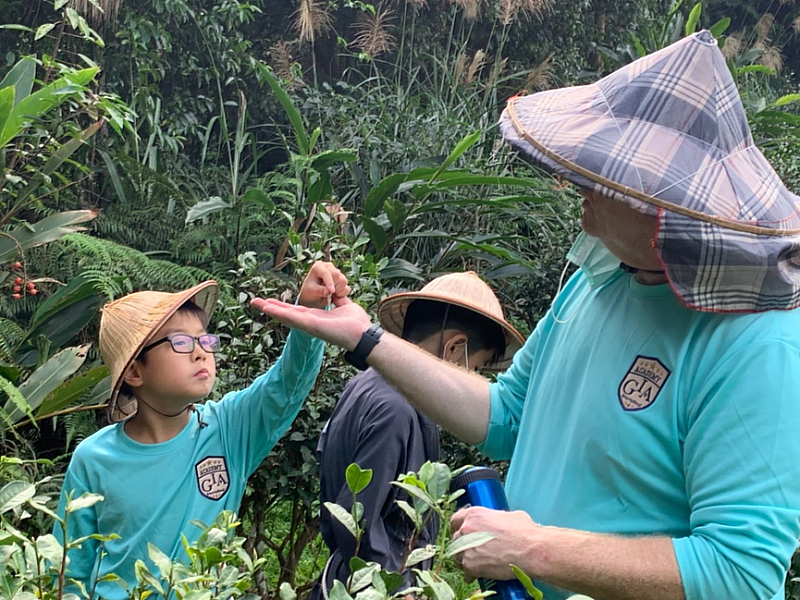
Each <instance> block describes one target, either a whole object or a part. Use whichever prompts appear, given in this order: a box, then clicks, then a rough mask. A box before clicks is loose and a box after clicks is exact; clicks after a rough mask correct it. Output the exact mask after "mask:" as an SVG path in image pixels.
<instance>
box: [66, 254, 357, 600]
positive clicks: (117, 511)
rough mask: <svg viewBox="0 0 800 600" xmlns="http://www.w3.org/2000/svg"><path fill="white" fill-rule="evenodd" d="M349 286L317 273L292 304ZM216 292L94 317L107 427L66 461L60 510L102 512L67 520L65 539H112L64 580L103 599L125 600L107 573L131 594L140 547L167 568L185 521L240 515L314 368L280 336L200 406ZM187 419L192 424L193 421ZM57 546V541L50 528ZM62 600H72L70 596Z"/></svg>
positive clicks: (301, 338)
mask: <svg viewBox="0 0 800 600" xmlns="http://www.w3.org/2000/svg"><path fill="white" fill-rule="evenodd" d="M348 293H349V288H348V286H347V279H346V278H345V277H344V275H342V273H341V272H339V270H338V269H336V267H334V266H333V265H331V264H330V263H322V262H318V263H315V264H314V265H313V266H312V267H311V269H310V271H309V274H308V276H307V277H306V279H305V281H304V282H303V285H302V286H301V289H300V294H299V297H298V303H299V304H300V305H302V306H306V307H314V308H324V307H325V306H326V305H327V304H328V302H329V299H333V300H334V301H339V300H341V299H343V298H344V297H346V296H347V294H348ZM217 296H218V287H217V284H216V282H214V281H206V282H204V283H201V284H199V285H197V286H195V287H193V288H191V289H188V290H185V291H183V292H178V293H175V294H170V293H165V292H152V291H147V292H137V293H134V294H129V295H128V296H125V297H123V298H120V299H118V300H116V301H114V302H112V303H110V304H108V305H106V306H105V307H104V308H103V315H102V319H101V322H100V353H101V355H102V357H103V361H104V362H105V363H106V364H107V365H108V367H109V371H110V374H111V385H112V392H111V399H110V403H109V412H110V417H111V420H112V422H113V423H114V424H112V425H110V426H108V427H105V428H103V429H101V430H100V431H98V432H97V433H95V434H94V435H92V436H91V437H89V438H87V439H86V440H84V441H83V442H82V443H81V444H80V445H79V446H78V448H77V449H76V450H75V453H74V454H73V456H72V460H71V462H70V465H69V468H68V469H67V473H66V477H65V479H64V486H63V490H62V494H61V501H60V502H59V513H60V514H61V515H62V516H63V514H64V507H65V505H66V502H67V498H68V497H69V496H70V494H71V497H72V498H77V497H79V496H80V495H81V494H83V493H85V492H90V493H94V494H100V495H102V496H103V497H104V500H103V502H100V503H98V504H95V505H94V506H93V507H91V508H87V509H84V510H80V511H78V512H76V513H74V514H72V515H70V519H69V524H68V527H67V528H68V531H67V536H68V538H69V539H72V540H74V539H77V538H81V537H84V536H88V535H91V534H97V533H99V534H103V535H108V534H111V533H116V534H119V535H120V539H116V540H111V541H109V542H107V543H105V545H104V546H103V548H102V551H103V554H104V556H103V558H102V561H101V560H100V552H101V548H100V544H99V543H98V542H97V541H95V540H87V541H85V542H84V543H83V544H82V545H81V547H80V548H77V549H75V550H72V551H71V552H70V553H69V565H68V567H67V577H69V578H72V579H73V580H75V581H77V582H79V583H80V584H82V585H83V586H85V587H86V589H87V590H91V589H92V588H93V587H94V586H95V582H97V583H96V589H95V592H96V594H97V595H98V596H100V597H102V598H106V599H108V600H116V599H122V598H127V597H128V594H127V592H126V591H125V590H124V589H123V586H121V585H119V584H118V583H116V582H112V581H101V578H102V577H103V576H105V575H107V574H109V573H115V574H116V575H118V576H119V577H120V578H121V579H122V580H123V581H124V582H125V583H126V584H127V585H128V586H129V587H132V586H133V585H135V582H136V577H135V573H134V565H135V563H136V560H138V559H142V560H145V561H149V559H148V542H149V543H152V544H153V545H155V546H156V547H158V548H159V549H160V550H162V551H163V552H164V553H165V554H167V556H169V557H170V558H172V559H175V558H180V557H181V556H184V550H183V545H182V542H181V536H182V535H183V536H186V538H187V539H188V540H189V542H190V543H191V542H194V541H196V539H197V537H198V536H199V534H200V529H199V528H197V527H195V526H191V525H190V523H191V522H192V521H195V520H197V521H201V522H204V523H212V522H213V521H214V519H215V518H216V516H217V515H218V514H219V513H220V512H221V511H222V510H233V511H236V510H238V509H239V505H240V502H241V499H242V496H243V494H244V491H245V486H246V483H247V478H248V477H249V476H250V475H251V474H252V473H253V471H255V469H256V467H258V465H259V464H260V463H261V461H262V460H263V459H264V457H266V455H267V453H268V452H269V451H270V450H271V449H272V447H273V446H274V445H275V443H276V442H277V441H278V439H280V437H281V436H282V435H283V433H284V432H285V431H286V430H287V429H288V428H289V427H290V425H291V423H292V421H293V420H294V418H295V416H296V415H297V413H298V411H299V410H300V406H301V405H302V402H303V400H304V399H305V398H306V396H307V395H308V393H309V391H310V390H311V387H312V385H313V384H314V381H315V380H316V377H317V374H318V373H319V368H320V365H321V363H322V354H323V344H322V342H320V341H319V340H314V339H313V338H311V337H310V336H309V335H307V334H305V333H303V332H301V331H293V332H291V333H290V335H289V337H288V339H287V341H286V346H285V347H284V350H283V353H282V354H281V357H280V358H279V359H278V361H277V362H276V363H275V364H274V365H273V366H272V367H271V368H270V369H269V371H267V372H266V373H265V374H263V375H261V376H260V377H258V378H256V380H255V381H253V383H252V384H251V385H250V386H249V387H248V388H246V389H244V390H239V391H236V392H231V393H229V394H227V395H226V396H225V397H224V398H223V399H222V400H220V401H219V402H206V403H203V404H199V405H198V404H197V403H198V402H200V401H201V400H203V399H204V398H205V397H206V396H207V395H208V394H209V393H210V392H211V390H212V388H213V385H214V380H215V376H216V364H215V360H214V354H215V353H216V352H218V351H219V350H220V339H219V337H218V336H216V335H213V334H209V333H207V332H206V327H207V325H208V320H209V316H210V315H211V312H212V311H213V309H214V305H215V303H216V299H217ZM192 413H194V415H195V416H196V419H194V418H192ZM55 533H56V537H57V539H59V540H60V539H62V532H61V531H60V528H59V527H58V526H57V527H56V532H55ZM70 591H72V592H76V591H77V590H75V589H74V588H73V589H71V590H70Z"/></svg>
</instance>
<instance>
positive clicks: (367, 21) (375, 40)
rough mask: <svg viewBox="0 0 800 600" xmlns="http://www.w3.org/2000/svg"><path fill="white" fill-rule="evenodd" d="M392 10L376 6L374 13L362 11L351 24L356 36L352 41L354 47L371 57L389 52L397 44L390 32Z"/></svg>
mask: <svg viewBox="0 0 800 600" xmlns="http://www.w3.org/2000/svg"><path fill="white" fill-rule="evenodd" d="M393 14H394V12H393V11H392V10H390V9H388V8H384V7H378V8H377V9H375V14H374V15H373V14H371V13H362V14H361V15H360V16H359V18H358V21H356V23H355V24H354V25H353V27H354V28H355V29H356V32H357V33H356V36H355V38H354V39H353V43H354V44H355V45H356V47H357V48H358V49H359V50H361V51H362V52H365V53H366V54H369V55H370V56H372V57H376V56H379V55H381V54H383V53H384V52H390V51H391V50H393V49H394V47H395V46H396V45H397V40H396V39H395V37H394V36H393V35H392V34H391V32H390V28H391V26H392V23H391V19H392V15H393Z"/></svg>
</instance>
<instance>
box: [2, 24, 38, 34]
mask: <svg viewBox="0 0 800 600" xmlns="http://www.w3.org/2000/svg"><path fill="white" fill-rule="evenodd" d="M0 29H12V30H14V31H26V32H29V33H30V32H31V31H33V29H31V28H30V27H25V25H18V24H16V23H11V24H9V25H0Z"/></svg>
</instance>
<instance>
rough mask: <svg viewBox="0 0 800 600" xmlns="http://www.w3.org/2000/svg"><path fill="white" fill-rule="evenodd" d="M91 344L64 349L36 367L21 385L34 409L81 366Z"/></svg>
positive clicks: (22, 392) (20, 389)
mask: <svg viewBox="0 0 800 600" xmlns="http://www.w3.org/2000/svg"><path fill="white" fill-rule="evenodd" d="M89 346H91V344H85V345H83V346H76V347H74V348H67V349H66V350H62V351H61V352H59V353H57V354H55V355H54V356H53V357H52V358H50V360H48V361H47V362H46V363H44V364H43V365H42V366H41V367H39V368H38V369H36V371H34V372H33V375H31V376H30V377H29V378H28V380H27V381H26V382H25V383H23V384H22V385H20V386H19V391H20V393H21V394H22V395H23V396H25V400H27V402H28V404H30V406H31V408H32V409H33V410H36V409H37V408H39V406H40V405H41V404H42V403H43V402H44V400H45V398H46V397H47V396H48V394H50V393H51V392H52V391H53V390H55V389H56V388H57V387H58V386H60V385H61V384H63V383H64V382H65V381H66V380H67V379H68V378H69V377H71V376H72V374H73V373H75V371H77V370H78V369H80V368H81V365H83V363H84V361H85V360H86V353H87V352H88V350H89Z"/></svg>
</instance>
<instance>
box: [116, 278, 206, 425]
mask: <svg viewBox="0 0 800 600" xmlns="http://www.w3.org/2000/svg"><path fill="white" fill-rule="evenodd" d="M218 297H219V285H218V284H217V282H216V281H213V280H208V281H204V282H202V283H199V284H197V285H196V286H194V287H191V288H189V289H188V290H184V291H183V292H178V293H177V294H176V295H175V297H174V302H172V303H171V304H170V305H169V306H168V307H167V308H166V310H165V312H164V314H163V315H162V316H161V317H160V318H159V319H158V321H157V322H156V323H155V325H154V326H153V327H152V328H151V330H150V332H149V333H148V334H147V335H146V336H144V338H143V339H142V341H141V342H140V343H139V345H138V346H137V347H136V349H135V350H134V351H133V352H132V353H131V356H130V358H129V359H128V361H127V362H126V363H125V366H124V367H123V368H122V370H121V371H120V374H119V376H118V378H117V381H115V382H112V388H111V397H110V399H109V406H110V409H109V415H110V418H111V421H112V422H114V423H118V422H120V421H124V420H125V419H129V418H130V417H132V416H133V415H135V414H136V411H137V410H138V406H137V402H136V401H135V399H134V400H133V401H131V402H129V403H128V404H129V405H132V407H131V408H130V410H128V409H123V407H121V406H120V404H119V391H120V389H121V388H122V384H123V382H124V377H125V373H127V372H128V369H130V367H131V366H132V365H133V363H134V362H135V361H136V359H137V358H138V356H139V354H140V353H141V352H142V349H143V348H144V347H145V346H146V345H147V344H149V343H150V342H151V341H152V339H153V337H154V336H155V334H156V332H158V330H159V329H161V327H163V326H164V323H166V322H167V321H168V320H169V319H170V317H172V316H173V315H174V314H175V313H176V312H178V309H179V308H180V307H181V306H183V305H184V304H186V303H187V302H189V301H192V302H194V303H195V304H196V305H197V306H198V307H200V308H201V309H202V310H203V312H205V313H206V315H208V316H209V317H210V316H211V314H212V313H213V312H214V309H215V307H216V304H217V298H218Z"/></svg>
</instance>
